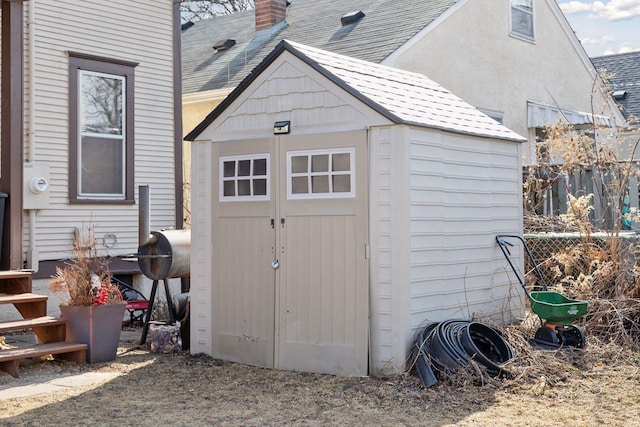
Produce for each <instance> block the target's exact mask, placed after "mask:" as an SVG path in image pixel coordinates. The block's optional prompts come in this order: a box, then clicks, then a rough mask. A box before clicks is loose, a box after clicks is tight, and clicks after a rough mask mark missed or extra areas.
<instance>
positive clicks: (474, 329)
mask: <svg viewBox="0 0 640 427" xmlns="http://www.w3.org/2000/svg"><path fill="white" fill-rule="evenodd" d="M412 353H413V356H414V357H413V359H414V360H415V368H416V372H417V374H418V377H419V378H420V381H421V382H422V385H424V386H425V387H431V386H432V385H434V384H436V383H437V379H436V375H435V374H437V373H440V374H450V373H453V372H455V371H456V370H457V369H459V368H460V367H465V366H467V365H468V364H469V361H470V360H471V359H473V360H474V361H476V362H478V363H480V364H482V365H484V366H485V367H486V368H487V373H488V374H489V375H492V376H496V375H499V374H501V373H504V372H505V369H504V363H505V362H507V361H508V360H510V359H512V358H513V355H514V354H513V349H512V347H511V346H510V345H509V343H507V342H506V341H505V339H504V338H503V337H502V335H501V334H500V332H498V331H497V330H496V329H495V328H493V327H491V326H489V325H487V324H485V323H482V322H472V321H466V320H446V321H443V322H435V323H430V324H429V325H427V326H426V327H425V328H424V329H422V330H421V331H420V333H419V334H418V336H417V338H416V341H415V343H414V346H413V352H412Z"/></svg>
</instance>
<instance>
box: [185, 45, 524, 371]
mask: <svg viewBox="0 0 640 427" xmlns="http://www.w3.org/2000/svg"><path fill="white" fill-rule="evenodd" d="M187 139H188V140H191V141H194V143H193V144H192V169H193V170H192V174H193V177H192V185H193V188H192V194H193V202H192V239H193V240H192V249H193V253H192V257H191V262H192V265H191V273H192V276H191V277H192V282H191V293H192V296H191V301H192V305H191V310H192V312H191V322H192V323H191V351H192V352H194V353H198V352H203V353H206V354H209V355H211V356H213V357H216V358H221V359H225V360H231V361H236V362H241V363H248V364H252V365H258V366H263V367H270V368H277V369H286V370H299V371H309V372H323V373H334V374H337V373H340V374H348V375H365V374H368V373H379V372H382V371H389V370H394V369H399V370H402V369H404V368H405V367H406V363H407V359H408V356H409V351H410V347H411V343H412V341H413V336H414V333H415V331H416V330H417V329H418V328H419V327H420V326H421V325H424V324H425V323H426V322H428V321H440V320H443V319H447V318H469V317H471V316H500V318H501V319H505V318H506V319H508V318H509V317H510V316H512V315H514V314H521V313H522V311H523V305H524V302H523V298H522V296H521V295H522V292H521V289H519V287H518V288H515V287H514V285H513V284H512V283H511V282H510V280H509V277H508V275H507V271H506V269H505V260H504V258H503V257H502V254H501V252H500V250H499V249H498V247H497V245H496V244H495V239H494V238H495V235H496V234H500V233H521V232H522V208H521V206H522V185H521V170H522V169H521V146H522V144H521V142H523V141H524V138H522V137H520V136H519V135H517V134H515V133H514V132H512V131H511V130H509V129H507V128H506V127H504V126H502V125H501V124H499V123H498V122H496V121H494V120H493V119H491V118H489V117H488V116H486V115H484V114H482V113H481V112H479V111H478V110H477V109H475V108H473V107H472V106H470V105H468V104H467V103H465V102H464V101H463V100H461V99H460V98H458V97H456V96H455V95H453V94H451V93H450V92H449V91H447V90H446V89H444V88H442V87H441V86H439V85H438V84H436V83H434V82H433V81H431V80H429V79H427V78H426V77H424V76H422V75H420V74H415V73H410V72H406V71H401V70H397V69H393V68H389V67H384V66H380V65H376V64H372V63H368V62H364V61H359V60H356V59H353V58H349V57H345V56H342V55H337V54H333V53H330V52H326V51H323V50H319V49H315V48H310V47H307V46H304V45H300V44H296V43H293V42H288V41H283V42H281V43H280V44H279V45H278V46H277V47H276V48H275V49H274V51H273V52H271V53H270V54H269V55H268V56H267V57H266V58H265V60H264V61H263V62H262V63H261V64H260V65H259V66H257V67H256V68H255V69H254V70H253V71H252V73H251V74H250V75H249V76H248V77H247V78H246V79H245V80H244V81H243V82H242V83H241V84H240V85H239V86H238V87H237V88H236V89H235V90H234V91H233V92H232V93H231V94H230V95H229V97H228V98H226V99H225V101H223V103H222V104H220V105H219V106H218V107H217V108H216V109H215V110H214V111H213V112H212V113H211V114H210V115H209V116H208V117H207V118H206V119H205V120H204V121H203V122H202V123H201V124H200V125H198V127H197V128H196V129H194V130H193V131H192V132H191V133H190V134H189V135H188V136H187Z"/></svg>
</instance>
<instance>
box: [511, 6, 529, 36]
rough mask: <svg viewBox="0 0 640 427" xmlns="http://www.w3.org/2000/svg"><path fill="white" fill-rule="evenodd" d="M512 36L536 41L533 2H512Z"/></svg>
mask: <svg viewBox="0 0 640 427" xmlns="http://www.w3.org/2000/svg"><path fill="white" fill-rule="evenodd" d="M511 35H512V36H514V37H518V38H522V39H525V40H528V41H534V40H535V36H534V31H533V0H511Z"/></svg>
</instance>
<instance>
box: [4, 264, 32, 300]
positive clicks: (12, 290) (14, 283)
mask: <svg viewBox="0 0 640 427" xmlns="http://www.w3.org/2000/svg"><path fill="white" fill-rule="evenodd" d="M32 275H33V271H31V270H28V271H24V270H9V271H0V293H7V294H22V293H25V292H31V277H32Z"/></svg>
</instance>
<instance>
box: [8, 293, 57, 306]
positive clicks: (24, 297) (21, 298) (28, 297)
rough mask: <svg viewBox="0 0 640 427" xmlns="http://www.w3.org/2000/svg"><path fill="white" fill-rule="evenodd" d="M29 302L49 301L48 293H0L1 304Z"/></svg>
mask: <svg viewBox="0 0 640 427" xmlns="http://www.w3.org/2000/svg"><path fill="white" fill-rule="evenodd" d="M28 302H45V303H46V302H47V296H46V295H38V294H32V293H24V294H3V293H0V304H24V303H28Z"/></svg>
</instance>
